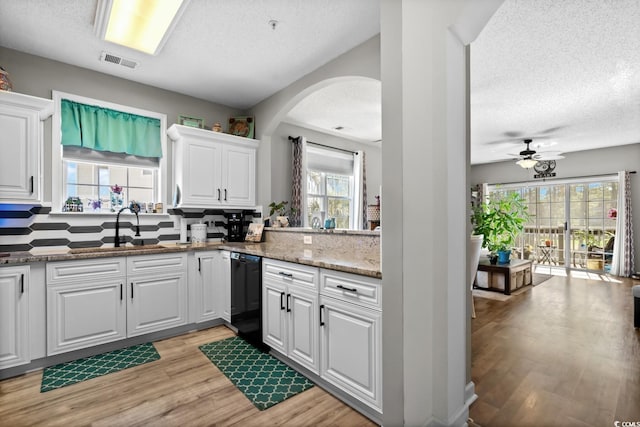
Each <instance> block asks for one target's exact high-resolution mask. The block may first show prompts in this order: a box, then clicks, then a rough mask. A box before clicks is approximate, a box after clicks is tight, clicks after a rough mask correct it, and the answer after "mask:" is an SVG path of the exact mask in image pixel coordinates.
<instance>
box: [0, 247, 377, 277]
mask: <svg viewBox="0 0 640 427" xmlns="http://www.w3.org/2000/svg"><path fill="white" fill-rule="evenodd" d="M219 249H222V250H228V251H235V252H242V253H246V254H249V255H257V256H261V257H265V258H272V259H277V260H281V261H289V262H295V263H298V264H305V265H311V266H315V267H322V268H328V269H331V270H337V271H344V272H347V273H354V274H360V275H363V276H369V277H375V278H381V277H382V273H381V271H380V259H379V258H377V259H374V258H373V257H371V258H366V257H365V258H362V257H356V256H354V254H353V253H346V252H341V251H339V250H337V251H336V250H331V251H328V250H324V249H320V248H313V247H311V248H308V249H307V248H302V247H300V248H297V247H289V246H288V247H283V246H282V245H279V244H275V243H232V242H226V243H208V244H206V245H198V246H194V245H191V244H180V243H179V244H176V243H171V244H169V243H168V244H163V245H149V246H136V247H131V246H126V247H121V248H82V249H50V250H40V251H38V252H37V253H33V252H11V253H10V254H9V256H3V257H0V266H1V265H7V264H25V263H33V262H51V261H65V260H74V259H90V258H103V257H115V256H133V255H150V254H161V253H174V252H188V251H207V250H219Z"/></svg>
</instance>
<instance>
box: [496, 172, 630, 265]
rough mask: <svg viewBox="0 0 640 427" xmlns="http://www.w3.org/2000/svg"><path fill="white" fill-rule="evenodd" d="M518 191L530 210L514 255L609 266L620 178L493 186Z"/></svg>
mask: <svg viewBox="0 0 640 427" xmlns="http://www.w3.org/2000/svg"><path fill="white" fill-rule="evenodd" d="M513 191H515V192H517V193H519V194H520V195H521V196H522V197H523V198H524V199H525V201H526V202H527V205H528V209H529V214H530V215H531V217H530V219H529V221H528V222H527V224H526V226H525V229H524V232H523V233H522V234H521V235H520V236H519V237H518V239H517V241H516V247H514V248H513V256H514V257H516V258H521V259H530V260H532V261H534V262H535V263H537V264H538V265H539V266H541V265H546V266H550V267H552V266H559V267H566V268H574V269H586V270H596V271H608V270H609V266H610V264H611V258H612V252H613V236H614V234H615V228H616V224H615V221H616V220H615V212H617V211H615V210H616V207H617V206H616V205H617V197H618V183H617V180H615V178H613V177H612V178H608V177H606V178H605V177H603V178H599V179H594V180H581V181H578V180H572V181H568V180H563V181H562V182H560V181H556V182H554V183H553V184H549V183H537V182H532V183H526V184H518V185H502V186H489V192H501V193H508V192H513Z"/></svg>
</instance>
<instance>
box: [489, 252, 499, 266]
mask: <svg viewBox="0 0 640 427" xmlns="http://www.w3.org/2000/svg"><path fill="white" fill-rule="evenodd" d="M497 263H498V254H491V255H489V264H491V265H496V264H497Z"/></svg>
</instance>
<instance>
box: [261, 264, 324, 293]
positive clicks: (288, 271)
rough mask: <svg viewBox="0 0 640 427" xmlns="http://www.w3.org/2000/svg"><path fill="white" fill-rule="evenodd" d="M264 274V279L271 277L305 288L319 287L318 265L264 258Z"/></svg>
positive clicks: (277, 280) (314, 288)
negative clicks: (311, 265)
mask: <svg viewBox="0 0 640 427" xmlns="http://www.w3.org/2000/svg"><path fill="white" fill-rule="evenodd" d="M262 276H263V280H264V279H269V280H272V281H276V282H278V283H282V284H286V285H291V284H294V285H297V286H300V287H301V288H304V289H312V290H317V289H318V277H319V271H318V268H316V267H309V266H305V265H301V264H294V263H290V262H284V261H275V260H272V259H263V260H262Z"/></svg>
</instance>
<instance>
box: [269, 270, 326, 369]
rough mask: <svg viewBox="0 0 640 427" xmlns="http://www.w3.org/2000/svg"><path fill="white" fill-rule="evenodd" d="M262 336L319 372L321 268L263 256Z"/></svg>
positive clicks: (283, 351) (304, 364)
mask: <svg viewBox="0 0 640 427" xmlns="http://www.w3.org/2000/svg"><path fill="white" fill-rule="evenodd" d="M262 266H263V267H262V268H263V275H262V339H263V341H264V343H265V344H267V345H269V346H270V347H271V348H273V349H274V350H277V351H279V352H280V353H282V354H284V355H286V356H287V357H289V358H290V359H291V360H294V361H295V362H297V363H299V364H300V365H302V366H304V367H305V368H307V369H309V370H310V371H312V372H314V373H316V374H317V373H319V368H320V360H319V354H320V353H319V337H318V333H319V330H318V291H317V277H318V273H317V268H313V267H311V268H309V267H305V266H301V265H297V264H290V263H284V262H278V261H273V260H266V259H263V261H262Z"/></svg>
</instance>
